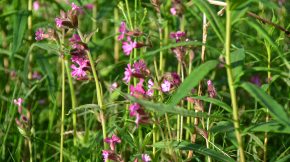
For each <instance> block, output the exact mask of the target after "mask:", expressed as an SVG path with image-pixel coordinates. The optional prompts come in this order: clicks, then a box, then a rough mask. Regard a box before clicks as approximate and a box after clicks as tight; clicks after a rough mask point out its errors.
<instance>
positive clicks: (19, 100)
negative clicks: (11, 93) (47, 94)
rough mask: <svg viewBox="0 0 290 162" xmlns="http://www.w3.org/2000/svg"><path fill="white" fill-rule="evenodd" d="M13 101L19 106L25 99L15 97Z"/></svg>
mask: <svg viewBox="0 0 290 162" xmlns="http://www.w3.org/2000/svg"><path fill="white" fill-rule="evenodd" d="M13 102H14V104H15V105H17V106H18V107H19V106H21V105H22V103H23V99H22V98H18V99H14V100H13Z"/></svg>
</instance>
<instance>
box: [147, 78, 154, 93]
mask: <svg viewBox="0 0 290 162" xmlns="http://www.w3.org/2000/svg"><path fill="white" fill-rule="evenodd" d="M153 86H154V82H153V81H152V79H149V80H148V90H147V91H146V95H148V96H150V97H152V96H153V94H154V89H152V87H153Z"/></svg>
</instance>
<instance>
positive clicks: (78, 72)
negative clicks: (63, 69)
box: [71, 59, 89, 79]
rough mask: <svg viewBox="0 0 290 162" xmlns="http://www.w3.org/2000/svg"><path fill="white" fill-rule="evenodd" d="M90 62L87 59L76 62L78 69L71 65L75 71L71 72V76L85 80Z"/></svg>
mask: <svg viewBox="0 0 290 162" xmlns="http://www.w3.org/2000/svg"><path fill="white" fill-rule="evenodd" d="M88 62H89V61H88V60H86V59H79V60H78V61H76V63H77V64H78V67H77V66H76V65H75V64H73V65H71V68H72V70H73V71H72V72H71V75H72V76H73V77H77V78H78V79H82V78H85V77H86V75H87V73H86V68H87V67H88Z"/></svg>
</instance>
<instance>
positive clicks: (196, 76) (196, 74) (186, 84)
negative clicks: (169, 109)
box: [169, 60, 218, 105]
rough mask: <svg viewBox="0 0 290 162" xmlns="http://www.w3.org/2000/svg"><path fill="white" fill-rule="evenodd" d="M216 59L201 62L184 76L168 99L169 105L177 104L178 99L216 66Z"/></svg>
mask: <svg viewBox="0 0 290 162" xmlns="http://www.w3.org/2000/svg"><path fill="white" fill-rule="evenodd" d="M217 65H218V61H215V60H211V61H207V62H205V63H203V64H202V65H200V66H199V67H197V68H195V69H194V70H193V71H192V73H190V75H189V76H188V77H187V78H185V80H184V81H183V82H182V84H181V85H180V87H179V88H178V89H177V91H176V92H175V93H174V94H173V96H172V98H171V100H170V101H169V104H170V105H177V104H178V103H179V101H180V100H181V99H182V98H183V97H185V96H186V95H187V94H188V92H190V91H191V90H192V88H194V87H195V86H197V85H198V83H199V82H200V81H201V80H202V79H203V78H204V77H205V76H206V75H207V74H208V73H209V72H210V71H211V70H212V69H214V68H215V67H216V66H217Z"/></svg>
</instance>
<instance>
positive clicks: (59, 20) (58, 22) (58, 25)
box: [55, 18, 62, 28]
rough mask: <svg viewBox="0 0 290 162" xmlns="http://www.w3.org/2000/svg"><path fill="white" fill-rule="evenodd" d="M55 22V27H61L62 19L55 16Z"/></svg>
mask: <svg viewBox="0 0 290 162" xmlns="http://www.w3.org/2000/svg"><path fill="white" fill-rule="evenodd" d="M55 24H56V26H57V27H59V28H60V27H62V19H60V18H55Z"/></svg>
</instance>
